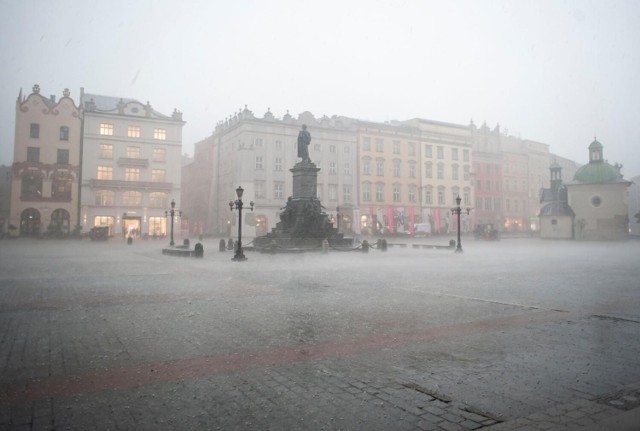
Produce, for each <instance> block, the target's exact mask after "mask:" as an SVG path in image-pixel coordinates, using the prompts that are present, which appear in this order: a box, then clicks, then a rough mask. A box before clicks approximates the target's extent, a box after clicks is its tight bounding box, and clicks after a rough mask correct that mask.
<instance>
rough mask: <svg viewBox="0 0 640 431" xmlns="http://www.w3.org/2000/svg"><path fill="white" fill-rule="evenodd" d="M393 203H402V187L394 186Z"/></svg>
mask: <svg viewBox="0 0 640 431" xmlns="http://www.w3.org/2000/svg"><path fill="white" fill-rule="evenodd" d="M393 201H394V202H400V186H399V185H394V186H393Z"/></svg>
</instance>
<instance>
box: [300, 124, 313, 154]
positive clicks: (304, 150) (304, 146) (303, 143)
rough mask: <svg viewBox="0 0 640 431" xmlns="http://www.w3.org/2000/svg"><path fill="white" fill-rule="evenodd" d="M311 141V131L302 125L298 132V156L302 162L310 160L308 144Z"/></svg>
mask: <svg viewBox="0 0 640 431" xmlns="http://www.w3.org/2000/svg"><path fill="white" fill-rule="evenodd" d="M310 143H311V133H309V132H308V131H307V125H306V124H303V125H302V130H300V133H298V157H300V158H301V159H302V161H303V162H310V161H311V159H310V158H309V144H310Z"/></svg>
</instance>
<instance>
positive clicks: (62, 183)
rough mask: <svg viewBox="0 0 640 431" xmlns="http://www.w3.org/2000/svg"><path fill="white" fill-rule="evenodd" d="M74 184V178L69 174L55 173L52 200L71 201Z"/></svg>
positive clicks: (63, 172) (52, 183)
mask: <svg viewBox="0 0 640 431" xmlns="http://www.w3.org/2000/svg"><path fill="white" fill-rule="evenodd" d="M72 184H73V177H72V176H71V174H70V173H69V172H67V171H58V172H55V173H54V174H53V178H52V182H51V198H52V199H53V200H55V201H65V202H68V201H70V200H71V187H72Z"/></svg>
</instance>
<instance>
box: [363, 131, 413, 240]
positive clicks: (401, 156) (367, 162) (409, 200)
mask: <svg viewBox="0 0 640 431" xmlns="http://www.w3.org/2000/svg"><path fill="white" fill-rule="evenodd" d="M356 124H357V130H358V162H359V166H358V176H359V179H360V181H359V184H360V199H359V207H360V220H359V223H360V231H362V232H365V233H367V234H380V233H407V234H410V233H412V232H413V229H414V225H415V224H416V223H419V222H421V221H422V214H421V205H420V190H421V188H420V187H421V181H420V179H421V175H420V174H421V171H420V142H421V141H420V130H419V129H418V128H416V127H412V126H408V125H406V124H402V123H391V124H389V123H373V122H365V121H357V123H356Z"/></svg>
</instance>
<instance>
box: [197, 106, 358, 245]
mask: <svg viewBox="0 0 640 431" xmlns="http://www.w3.org/2000/svg"><path fill="white" fill-rule="evenodd" d="M303 124H306V125H307V127H308V131H309V132H310V133H311V144H310V146H309V148H308V150H309V156H310V158H311V161H312V162H313V163H314V164H315V165H316V166H317V167H318V168H320V171H319V172H318V192H317V194H318V198H319V199H320V200H321V202H322V205H323V206H324V207H325V208H324V211H325V212H326V213H327V214H329V216H330V220H331V221H333V222H334V223H336V224H337V220H336V213H337V212H338V208H339V213H340V230H341V231H344V232H352V231H355V230H356V229H357V223H354V220H358V216H357V214H358V212H357V211H358V209H357V205H356V202H357V197H358V183H357V170H356V169H357V166H356V163H357V159H356V131H355V126H354V125H353V124H352V121H351V120H349V119H347V118H343V117H337V116H334V117H331V118H329V117H322V118H315V117H314V116H313V114H311V113H310V112H304V113H302V114H300V115H299V116H298V117H297V118H294V117H292V116H291V115H289V113H288V112H287V113H286V114H285V115H284V116H283V117H282V118H276V117H275V116H274V115H273V114H272V113H271V112H270V111H267V112H266V113H265V114H264V115H263V116H262V117H257V116H255V115H254V114H253V112H251V111H250V110H249V109H247V108H246V107H245V108H244V109H242V110H240V111H239V112H237V113H235V114H234V115H232V116H231V117H229V118H227V119H226V120H225V121H223V122H220V123H218V124H217V126H216V128H215V130H214V132H213V134H212V135H211V136H210V137H208V138H206V139H204V140H203V141H201V142H198V143H197V144H196V145H195V155H194V163H193V164H191V165H189V166H187V167H186V170H187V171H188V175H187V176H186V177H185V178H187V177H188V178H189V181H190V183H189V184H185V189H188V190H191V189H192V186H191V184H194V189H195V190H200V192H199V193H191V192H190V191H189V192H187V194H186V195H185V198H186V197H187V196H188V200H185V208H186V209H187V210H189V211H191V208H193V210H196V211H198V214H197V215H196V216H195V217H197V218H198V221H197V222H196V223H195V225H197V226H198V227H197V228H196V229H197V232H194V233H199V234H200V233H202V234H209V235H216V236H218V235H219V236H223V237H235V236H236V234H237V228H238V220H237V216H238V212H237V211H231V210H230V207H229V202H230V201H233V200H235V199H236V192H235V190H236V188H237V187H238V186H242V188H243V189H244V195H243V202H244V204H245V205H244V211H243V217H242V218H243V220H242V222H243V228H242V232H243V237H245V236H246V237H247V238H253V237H255V236H260V235H264V234H266V233H267V232H269V231H270V230H271V229H273V228H274V227H275V226H276V224H277V223H278V221H280V217H279V215H280V212H281V209H282V208H283V207H284V206H285V204H286V201H287V197H289V196H291V194H292V187H293V183H292V175H291V172H290V171H289V170H290V169H291V168H293V166H294V165H295V164H296V163H297V162H298V161H299V159H298V157H297V147H296V143H297V137H298V132H299V131H300V129H301V126H302V125H303ZM199 181H204V182H205V183H206V184H207V185H206V186H197V185H195V184H196V183H197V182H199ZM250 202H254V211H253V212H252V211H251V210H250V206H249V204H250ZM203 211H204V214H202V212H203Z"/></svg>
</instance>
